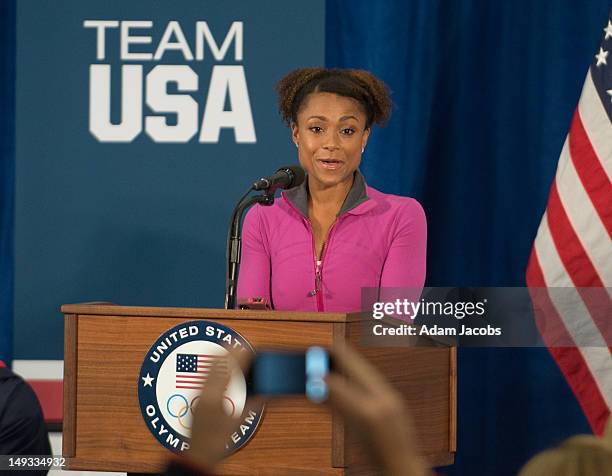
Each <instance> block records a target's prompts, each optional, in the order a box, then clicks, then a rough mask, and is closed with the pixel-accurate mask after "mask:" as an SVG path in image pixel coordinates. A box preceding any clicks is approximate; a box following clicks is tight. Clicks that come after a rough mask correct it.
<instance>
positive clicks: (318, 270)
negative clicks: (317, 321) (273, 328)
mask: <svg viewBox="0 0 612 476" xmlns="http://www.w3.org/2000/svg"><path fill="white" fill-rule="evenodd" d="M283 198H284V199H285V201H286V202H287V204H289V206H290V207H291V208H292V209H293V210H294V211H295V212H297V213H298V214H299V215H300V216H302V218H303V219H304V221H305V222H306V224H307V225H308V231H309V232H310V237H311V238H312V258H313V265H314V274H315V283H314V284H315V288H314V290H313V291H310V293H309V295H310V296H317V311H318V312H323V311H324V309H325V308H324V306H323V293H322V290H323V276H322V273H323V261H324V260H325V255H327V249H328V248H329V246H328V245H329V243H330V242H331V238H332V234H333V231H334V228H335V227H336V223H338V221H340V218H341V217H338V218H336V220H335V221H334V222H333V223H332V226H331V228H330V229H329V234H328V235H327V240H326V241H325V243H324V244H323V250H322V253H321V263H320V264H319V263H318V261H319V260H318V259H317V250H316V247H315V239H314V232H313V231H312V223H311V222H310V219H309V218H306V217H304V215H302V213H301V212H300V211H299V210H298V209H297V208H295V207H294V206H293V204H292V203H291V202H290V201H289V200H287V199H286V198H285V197H283Z"/></svg>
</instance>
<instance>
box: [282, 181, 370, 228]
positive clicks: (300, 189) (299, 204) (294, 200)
mask: <svg viewBox="0 0 612 476" xmlns="http://www.w3.org/2000/svg"><path fill="white" fill-rule="evenodd" d="M284 195H285V197H286V198H287V200H289V201H290V202H291V204H292V205H293V206H294V207H295V208H297V209H298V210H299V211H300V213H301V214H302V215H304V217H306V218H308V176H306V178H305V179H304V182H303V183H302V185H299V186H297V187H294V188H291V189H289V190H287V191H286V192H285V193H284ZM368 199H369V197H368V195H367V194H366V183H365V179H364V178H363V175H361V172H359V170H356V171H355V177H354V179H353V186H352V187H351V189H350V190H349V193H348V195H347V196H346V199H345V200H344V203H343V204H342V207H341V208H340V212H339V213H338V216H341V215H344V214H345V213H347V212H349V211H351V210H352V209H353V208H355V207H357V206H358V205H361V204H362V203H363V202H365V201H367V200H368Z"/></svg>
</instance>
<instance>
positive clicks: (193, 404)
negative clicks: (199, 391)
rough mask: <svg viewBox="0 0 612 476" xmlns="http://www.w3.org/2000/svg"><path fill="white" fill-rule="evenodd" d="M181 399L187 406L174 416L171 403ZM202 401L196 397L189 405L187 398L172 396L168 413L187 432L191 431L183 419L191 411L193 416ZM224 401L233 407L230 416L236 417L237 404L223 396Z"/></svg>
mask: <svg viewBox="0 0 612 476" xmlns="http://www.w3.org/2000/svg"><path fill="white" fill-rule="evenodd" d="M177 397H178V398H180V399H182V400H183V401H184V402H185V404H184V405H182V406H181V408H180V410H179V411H178V414H174V413H173V412H172V410H171V409H170V402H171V401H172V400H174V399H175V398H177ZM199 400H200V396H199V395H196V396H195V397H194V398H193V399H192V400H191V403H189V402H188V401H187V398H186V397H185V396H184V395H182V394H180V393H175V394H174V395H171V396H170V397H168V400H167V401H166V409H167V410H168V413H169V414H170V416H172V417H174V418H176V419H177V420H178V422H179V424H180V425H181V426H182V427H183V428H184V429H186V430H190V429H191V427H190V426H187V425H186V424H185V423H183V418H184V417H185V416H186V415H187V413H188V412H189V411H191V414H192V415H193V414H194V411H195V408H196V407H197V403H198V401H199ZM223 400H226V401H228V402H229V404H230V405H231V408H232V410H231V413H230V414H229V416H234V414H235V413H236V404H235V403H234V401H233V400H232V399H231V398H230V397H228V396H227V395H223Z"/></svg>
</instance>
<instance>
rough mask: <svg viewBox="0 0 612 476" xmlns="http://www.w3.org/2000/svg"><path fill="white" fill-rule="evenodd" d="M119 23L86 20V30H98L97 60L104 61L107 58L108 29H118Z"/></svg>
mask: <svg viewBox="0 0 612 476" xmlns="http://www.w3.org/2000/svg"><path fill="white" fill-rule="evenodd" d="M118 26H119V22H118V21H117V20H85V21H84V22H83V27H84V28H95V29H96V59H97V60H98V61H103V60H104V59H105V58H106V48H105V46H106V35H105V33H106V29H107V28H117V27H118Z"/></svg>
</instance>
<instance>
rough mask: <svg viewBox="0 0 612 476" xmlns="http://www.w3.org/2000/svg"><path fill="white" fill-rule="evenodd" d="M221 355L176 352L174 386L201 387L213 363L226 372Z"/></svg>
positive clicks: (197, 388)
mask: <svg viewBox="0 0 612 476" xmlns="http://www.w3.org/2000/svg"><path fill="white" fill-rule="evenodd" d="M220 360H221V362H224V360H223V356H221V355H211V354H177V356H176V388H185V389H193V390H199V389H201V388H202V387H203V386H204V384H205V383H206V380H207V379H208V374H209V373H210V370H211V368H212V366H213V365H220V366H221V370H223V371H225V372H227V367H226V365H225V364H224V363H220V362H219V361H220Z"/></svg>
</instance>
